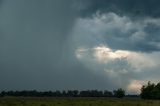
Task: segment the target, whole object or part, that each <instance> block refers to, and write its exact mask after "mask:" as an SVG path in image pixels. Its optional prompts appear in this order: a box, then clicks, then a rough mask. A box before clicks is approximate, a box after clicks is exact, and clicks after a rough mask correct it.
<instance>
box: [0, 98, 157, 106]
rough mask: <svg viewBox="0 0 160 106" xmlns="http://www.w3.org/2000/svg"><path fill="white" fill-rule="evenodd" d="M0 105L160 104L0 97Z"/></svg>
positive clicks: (90, 99) (120, 105) (154, 102)
mask: <svg viewBox="0 0 160 106" xmlns="http://www.w3.org/2000/svg"><path fill="white" fill-rule="evenodd" d="M0 106H160V101H158V100H157V101H156V100H154V101H153V100H141V99H115V98H52V97H51V98H49V97H48V98H46V97H44V98H38V97H36V98H31V97H17V98H16V97H4V98H0Z"/></svg>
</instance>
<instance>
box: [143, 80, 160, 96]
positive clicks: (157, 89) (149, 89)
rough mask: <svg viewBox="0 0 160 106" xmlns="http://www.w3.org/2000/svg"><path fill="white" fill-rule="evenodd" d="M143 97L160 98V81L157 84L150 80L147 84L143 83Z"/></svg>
mask: <svg viewBox="0 0 160 106" xmlns="http://www.w3.org/2000/svg"><path fill="white" fill-rule="evenodd" d="M141 97H142V98H143V99H160V83H158V84H157V85H155V84H154V83H151V82H150V81H149V82H148V84H147V85H143V86H142V88H141Z"/></svg>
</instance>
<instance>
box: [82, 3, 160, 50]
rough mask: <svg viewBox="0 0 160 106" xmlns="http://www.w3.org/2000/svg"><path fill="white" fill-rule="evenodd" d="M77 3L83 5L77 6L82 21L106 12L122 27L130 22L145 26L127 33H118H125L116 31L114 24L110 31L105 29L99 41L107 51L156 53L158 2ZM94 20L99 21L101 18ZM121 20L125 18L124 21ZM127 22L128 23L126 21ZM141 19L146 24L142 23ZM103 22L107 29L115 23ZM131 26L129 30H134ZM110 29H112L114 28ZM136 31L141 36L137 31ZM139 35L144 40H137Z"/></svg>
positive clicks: (157, 43)
mask: <svg viewBox="0 0 160 106" xmlns="http://www.w3.org/2000/svg"><path fill="white" fill-rule="evenodd" d="M80 3H82V4H83V8H82V6H81V9H80V12H81V17H82V18H83V19H87V18H91V19H92V18H95V16H96V15H95V14H99V15H108V13H113V14H114V15H115V17H118V18H119V19H120V20H119V21H122V23H123V22H124V25H125V24H130V22H131V23H139V26H141V24H142V25H145V26H142V27H143V29H142V30H141V29H138V28H139V26H137V27H138V28H132V29H131V30H129V31H127V32H123V31H121V30H125V29H123V27H122V28H121V27H120V28H119V29H117V28H116V27H117V26H118V25H117V26H116V25H112V26H113V28H112V29H111V30H108V29H107V28H106V31H103V32H102V33H103V35H104V36H103V41H105V43H106V44H107V45H108V46H110V47H111V48H113V49H123V50H132V51H140V52H154V51H159V50H160V46H159V42H160V37H159V34H160V32H159V30H160V25H157V24H158V23H159V22H160V21H159V18H160V7H159V4H160V1H159V0H101V1H99V0H87V1H80ZM114 15H110V14H109V16H106V17H112V18H114ZM97 18H101V16H100V17H97ZM123 18H127V19H126V22H125V21H124V20H123ZM128 19H129V21H127V20H128ZM102 20H103V19H102ZM144 20H146V21H150V22H144ZM106 21H108V22H106ZM106 21H105V19H104V23H105V24H106V26H107V24H108V23H110V21H118V20H112V19H111V18H110V19H108V20H106ZM154 21H156V22H154ZM120 23H121V22H120ZM120 23H114V24H120ZM134 25H135V24H133V27H135V26H134ZM95 26H96V24H95ZM95 26H92V27H95ZM114 26H116V27H115V28H114ZM122 26H123V25H122ZM131 27H132V26H131ZM102 29H103V28H102ZM139 30H141V32H143V33H141V32H139ZM100 33H101V32H100ZM104 33H105V34H104ZM134 35H136V38H134V40H133V39H132V37H134ZM142 36H143V37H144V38H142V39H141V37H142Z"/></svg>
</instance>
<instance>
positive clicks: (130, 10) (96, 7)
mask: <svg viewBox="0 0 160 106" xmlns="http://www.w3.org/2000/svg"><path fill="white" fill-rule="evenodd" d="M82 2H83V3H84V5H85V4H86V8H82V14H83V15H84V16H90V15H91V14H93V13H95V12H96V11H100V12H102V13H103V12H115V13H117V14H122V15H124V14H125V15H126V14H128V15H131V16H134V17H135V16H151V17H159V16H160V7H159V3H160V1H159V0H101V1H99V0H87V1H82Z"/></svg>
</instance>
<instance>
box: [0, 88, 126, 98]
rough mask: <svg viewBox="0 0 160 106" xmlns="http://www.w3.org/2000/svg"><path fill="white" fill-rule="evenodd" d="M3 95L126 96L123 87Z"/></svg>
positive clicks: (4, 92) (6, 92) (14, 92)
mask: <svg viewBox="0 0 160 106" xmlns="http://www.w3.org/2000/svg"><path fill="white" fill-rule="evenodd" d="M0 96H1V97H4V96H17V97H18V96H23V97H118V98H122V97H124V96H125V91H124V90H123V89H121V88H120V89H117V90H114V91H113V92H111V91H108V90H105V91H99V90H83V91H78V90H68V91H59V90H57V91H45V92H41V91H36V90H31V91H28V90H24V91H2V92H1V93H0Z"/></svg>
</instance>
